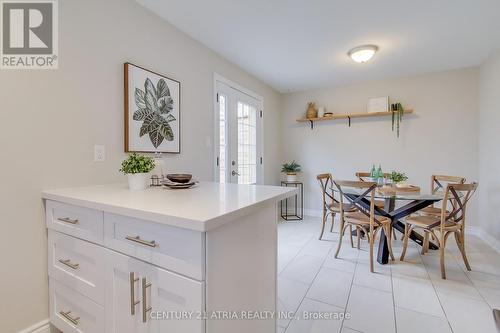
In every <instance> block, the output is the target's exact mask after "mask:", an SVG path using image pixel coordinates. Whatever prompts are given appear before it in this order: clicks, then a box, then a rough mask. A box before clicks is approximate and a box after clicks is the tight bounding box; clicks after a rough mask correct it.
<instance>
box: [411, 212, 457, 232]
mask: <svg viewBox="0 0 500 333" xmlns="http://www.w3.org/2000/svg"><path fill="white" fill-rule="evenodd" d="M406 222H407V223H409V224H411V225H413V226H415V227H417V228H424V229H429V230H430V229H439V227H440V223H441V218H440V217H436V216H425V215H424V216H410V217H407V218H406ZM433 224H434V225H435V226H434V227H432V228H430V227H429V226H431V225H433ZM460 227H461V225H460V224H457V223H455V222H453V221H446V223H445V228H446V229H447V230H450V229H460Z"/></svg>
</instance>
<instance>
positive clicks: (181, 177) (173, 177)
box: [167, 173, 193, 183]
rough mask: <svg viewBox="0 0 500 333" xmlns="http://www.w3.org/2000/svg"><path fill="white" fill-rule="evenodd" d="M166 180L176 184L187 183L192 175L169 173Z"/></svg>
mask: <svg viewBox="0 0 500 333" xmlns="http://www.w3.org/2000/svg"><path fill="white" fill-rule="evenodd" d="M167 178H168V180H170V181H172V182H176V183H189V182H190V181H191V178H193V175H191V174H189V173H171V174H168V175H167Z"/></svg>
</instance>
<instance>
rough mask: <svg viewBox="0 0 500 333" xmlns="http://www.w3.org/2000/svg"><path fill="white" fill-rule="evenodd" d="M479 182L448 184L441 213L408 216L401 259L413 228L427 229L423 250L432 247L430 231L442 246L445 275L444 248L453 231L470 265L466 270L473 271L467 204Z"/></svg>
mask: <svg viewBox="0 0 500 333" xmlns="http://www.w3.org/2000/svg"><path fill="white" fill-rule="evenodd" d="M477 186H478V184H477V183H471V184H448V185H447V186H446V189H445V192H444V197H443V201H442V205H441V210H440V211H441V214H440V216H433V215H421V216H409V217H407V218H406V225H405V232H404V241H403V251H402V253H401V258H400V260H401V261H403V260H404V257H405V255H406V249H407V247H408V238H409V236H410V233H411V232H412V230H413V229H420V230H422V231H423V232H424V244H423V250H422V252H423V253H425V252H427V251H428V250H429V235H432V236H433V237H434V239H436V240H437V242H438V246H439V257H440V265H441V277H442V278H443V279H446V271H445V265H444V251H445V247H446V241H447V240H448V237H449V236H450V235H451V234H453V235H454V236H455V241H456V242H457V245H458V249H459V250H460V253H461V254H462V259H463V261H464V263H465V266H466V267H467V270H469V271H470V270H471V268H470V265H469V261H468V260H467V255H466V253H465V216H466V208H467V204H468V202H469V200H470V198H471V197H472V196H473V195H474V193H475V192H476V190H477ZM448 209H449V210H448ZM437 233H438V234H437Z"/></svg>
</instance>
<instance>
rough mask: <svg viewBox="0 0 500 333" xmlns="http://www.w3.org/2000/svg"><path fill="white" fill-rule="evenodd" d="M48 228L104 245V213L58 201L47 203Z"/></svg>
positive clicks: (48, 201)
mask: <svg viewBox="0 0 500 333" xmlns="http://www.w3.org/2000/svg"><path fill="white" fill-rule="evenodd" d="M46 221H47V228H49V229H53V230H56V231H60V232H62V233H65V234H68V235H71V236H75V237H78V238H81V239H86V240H88V241H91V242H94V243H97V244H102V242H103V229H104V226H103V212H101V211H98V210H94V209H89V208H83V207H78V206H73V205H68V204H63V203H60V202H57V201H51V200H47V202H46Z"/></svg>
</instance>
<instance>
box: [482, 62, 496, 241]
mask: <svg viewBox="0 0 500 333" xmlns="http://www.w3.org/2000/svg"><path fill="white" fill-rule="evenodd" d="M479 110H480V117H479V119H480V122H479V180H480V184H479V202H480V204H479V208H480V209H479V220H480V221H481V227H482V229H483V231H484V232H485V234H486V235H490V236H492V237H494V238H495V239H496V242H497V246H498V249H500V214H499V213H498V207H500V148H499V147H500V146H499V143H500V131H499V125H500V53H497V54H496V55H494V56H492V57H491V58H490V59H489V60H487V61H486V62H485V63H484V64H483V65H482V66H481V68H480V79H479Z"/></svg>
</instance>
